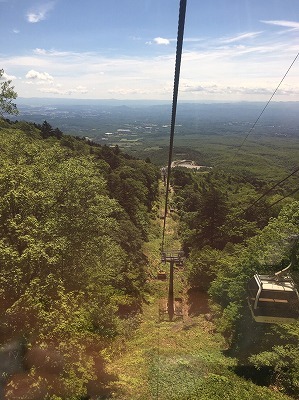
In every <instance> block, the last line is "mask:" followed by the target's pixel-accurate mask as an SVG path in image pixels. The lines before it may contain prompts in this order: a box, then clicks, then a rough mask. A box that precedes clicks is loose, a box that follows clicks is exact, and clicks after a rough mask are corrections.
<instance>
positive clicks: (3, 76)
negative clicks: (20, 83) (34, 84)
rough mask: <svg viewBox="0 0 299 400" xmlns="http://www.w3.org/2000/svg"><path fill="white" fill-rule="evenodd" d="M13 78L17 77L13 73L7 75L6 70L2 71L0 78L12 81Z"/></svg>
mask: <svg viewBox="0 0 299 400" xmlns="http://www.w3.org/2000/svg"><path fill="white" fill-rule="evenodd" d="M13 79H17V77H16V76H14V75H8V74H7V73H6V72H4V73H3V75H2V76H1V78H0V80H3V81H12V80H13Z"/></svg>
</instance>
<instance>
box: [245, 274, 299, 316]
mask: <svg viewBox="0 0 299 400" xmlns="http://www.w3.org/2000/svg"><path fill="white" fill-rule="evenodd" d="M248 303H249V307H250V310H251V313H252V316H253V318H254V320H255V321H256V322H266V323H285V324H288V323H293V322H295V321H296V320H297V319H298V318H299V295H298V291H297V289H296V286H295V282H294V281H293V279H292V277H291V276H285V277H284V278H283V280H280V281H277V280H276V279H275V276H274V277H273V276H269V275H258V274H255V275H254V276H253V278H252V279H251V280H250V281H249V283H248Z"/></svg>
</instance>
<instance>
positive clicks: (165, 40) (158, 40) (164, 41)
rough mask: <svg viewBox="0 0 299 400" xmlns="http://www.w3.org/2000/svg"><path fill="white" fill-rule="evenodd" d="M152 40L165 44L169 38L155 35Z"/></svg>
mask: <svg viewBox="0 0 299 400" xmlns="http://www.w3.org/2000/svg"><path fill="white" fill-rule="evenodd" d="M154 42H155V43H156V44H165V45H168V44H170V40H169V39H166V38H161V37H156V38H154Z"/></svg>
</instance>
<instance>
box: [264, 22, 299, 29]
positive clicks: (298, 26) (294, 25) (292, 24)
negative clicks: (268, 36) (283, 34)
mask: <svg viewBox="0 0 299 400" xmlns="http://www.w3.org/2000/svg"><path fill="white" fill-rule="evenodd" d="M260 22H263V23H264V24H269V25H276V26H283V27H284V28H290V29H292V30H298V29H299V22H296V21H285V20H274V21H265V20H262V21H260Z"/></svg>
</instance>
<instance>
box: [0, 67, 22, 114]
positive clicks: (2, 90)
mask: <svg viewBox="0 0 299 400" xmlns="http://www.w3.org/2000/svg"><path fill="white" fill-rule="evenodd" d="M3 79H4V70H3V69H0V81H2V80H3ZM11 82H12V81H11V80H9V79H8V80H5V81H3V82H0V115H3V113H7V114H15V115H16V114H18V109H17V105H16V104H15V103H13V100H15V99H16V98H17V96H18V95H17V93H16V92H15V90H14V86H11Z"/></svg>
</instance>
